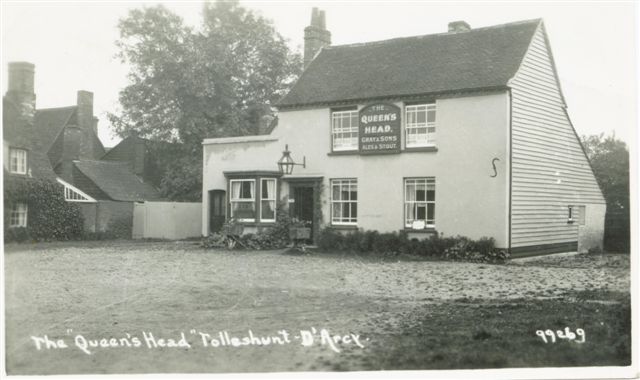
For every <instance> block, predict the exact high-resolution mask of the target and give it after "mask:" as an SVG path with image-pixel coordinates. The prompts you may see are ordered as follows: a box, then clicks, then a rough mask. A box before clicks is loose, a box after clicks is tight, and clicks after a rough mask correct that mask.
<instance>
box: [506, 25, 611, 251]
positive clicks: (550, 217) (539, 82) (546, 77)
mask: <svg viewBox="0 0 640 380" xmlns="http://www.w3.org/2000/svg"><path fill="white" fill-rule="evenodd" d="M510 85H511V87H512V90H511V93H512V105H513V106H512V151H513V160H512V178H513V179H512V226H511V228H512V247H526V246H535V245H542V244H551V243H556V244H557V243H569V242H576V241H578V233H579V230H578V229H579V226H578V224H577V223H568V207H569V206H580V205H584V206H586V213H587V224H588V226H587V227H585V228H584V231H581V232H584V234H586V235H585V236H587V235H588V236H589V237H588V238H585V237H581V241H582V246H583V247H585V245H592V246H594V247H595V246H599V247H602V237H603V233H604V210H605V207H606V206H605V200H604V198H603V196H602V193H601V191H600V188H599V187H598V184H597V182H596V179H595V177H594V175H593V171H592V170H591V167H590V165H589V162H588V160H587V158H586V156H585V154H584V151H583V150H582V147H581V145H580V142H579V140H578V137H577V136H576V133H575V131H574V130H573V126H572V125H571V122H570V120H569V118H568V116H567V114H566V112H565V108H564V107H565V104H564V101H563V99H562V95H561V91H560V88H559V85H558V82H557V80H556V77H555V74H554V69H553V62H552V59H551V55H550V51H549V49H548V45H547V42H546V35H545V32H544V26H543V24H542V23H541V24H540V26H539V27H538V30H537V31H536V34H535V36H534V38H533V41H532V43H531V45H530V47H529V50H528V52H527V54H526V55H525V58H524V60H523V62H522V65H521V67H520V69H519V71H518V73H517V74H516V75H515V77H514V78H513V79H512V81H511V82H510ZM575 209H576V210H577V207H575ZM588 248H591V247H586V249H588Z"/></svg>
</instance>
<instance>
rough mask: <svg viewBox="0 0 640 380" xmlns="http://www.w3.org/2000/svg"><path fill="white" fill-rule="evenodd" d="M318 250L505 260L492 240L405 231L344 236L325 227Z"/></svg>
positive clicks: (432, 257) (450, 258)
mask: <svg viewBox="0 0 640 380" xmlns="http://www.w3.org/2000/svg"><path fill="white" fill-rule="evenodd" d="M318 248H319V249H320V250H321V251H324V252H346V253H356V254H362V255H370V254H374V255H382V256H396V255H400V254H405V255H411V256H419V257H425V258H431V259H436V260H452V261H471V262H492V263H501V262H504V261H505V260H506V259H507V258H508V254H507V253H506V252H505V251H502V250H499V249H497V248H496V247H495V241H494V239H493V238H481V239H478V240H472V239H469V238H467V237H464V236H455V237H440V236H437V235H434V236H432V237H430V238H428V239H423V240H418V239H409V238H408V236H407V233H406V232H404V231H403V232H400V233H396V232H391V233H379V232H377V231H364V230H357V231H354V232H351V233H347V234H343V233H340V232H339V231H336V230H334V229H332V228H325V229H323V230H322V231H321V232H320V235H319V236H318Z"/></svg>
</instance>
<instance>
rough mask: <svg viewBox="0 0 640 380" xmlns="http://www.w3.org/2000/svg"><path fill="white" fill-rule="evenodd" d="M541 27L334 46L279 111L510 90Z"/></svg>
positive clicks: (325, 50)
mask: <svg viewBox="0 0 640 380" xmlns="http://www.w3.org/2000/svg"><path fill="white" fill-rule="evenodd" d="M539 24H540V20H529V21H521V22H515V23H510V24H504V25H498V26H491V27H486V28H477V29H471V30H470V31H468V32H459V33H442V34H433V35H426V36H417V37H407V38H396V39H392V40H387V41H380V42H371V43H363V44H354V45H343V46H329V47H326V48H323V49H322V50H321V51H320V53H319V54H318V55H317V56H316V58H315V59H314V60H313V61H312V62H311V64H310V65H309V66H308V67H307V69H306V70H305V71H304V72H303V74H302V76H301V77H300V79H299V80H298V81H297V83H296V84H295V85H294V87H293V88H292V89H291V91H290V92H289V93H288V94H287V95H286V96H285V97H284V98H283V99H282V100H281V101H280V102H279V103H278V107H279V108H281V109H282V108H287V107H294V106H305V105H313V104H331V103H339V102H345V101H355V100H364V99H376V98H388V97H402V96H411V95H421V94H425V95H426V94H436V93H447V92H461V91H471V90H482V89H492V88H500V87H504V88H506V85H507V83H508V81H509V80H510V79H511V78H512V77H513V76H514V75H515V73H516V72H517V70H518V67H519V64H520V62H521V61H522V58H523V57H524V55H525V53H526V51H527V47H528V46H529V42H530V41H531V38H532V36H533V34H534V32H535V30H536V27H537V26H538V25H539Z"/></svg>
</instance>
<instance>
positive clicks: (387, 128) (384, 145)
mask: <svg viewBox="0 0 640 380" xmlns="http://www.w3.org/2000/svg"><path fill="white" fill-rule="evenodd" d="M358 118H359V123H358V124H359V130H358V132H359V133H358V139H359V141H358V147H359V149H360V153H361V154H380V153H400V133H401V131H400V107H397V106H395V105H393V104H386V103H376V104H370V105H368V106H366V107H364V108H362V109H361V110H360V113H359V115H358Z"/></svg>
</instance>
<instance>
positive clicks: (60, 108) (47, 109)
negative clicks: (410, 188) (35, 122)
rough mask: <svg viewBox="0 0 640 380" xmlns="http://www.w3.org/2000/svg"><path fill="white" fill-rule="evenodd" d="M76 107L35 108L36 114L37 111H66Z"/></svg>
mask: <svg viewBox="0 0 640 380" xmlns="http://www.w3.org/2000/svg"><path fill="white" fill-rule="evenodd" d="M77 107H78V106H77V105H75V106H64V107H48V108H36V112H38V111H53V110H66V109H69V110H70V109H72V108H77Z"/></svg>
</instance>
